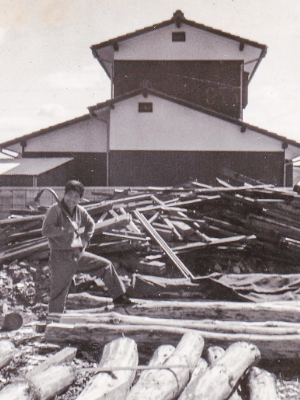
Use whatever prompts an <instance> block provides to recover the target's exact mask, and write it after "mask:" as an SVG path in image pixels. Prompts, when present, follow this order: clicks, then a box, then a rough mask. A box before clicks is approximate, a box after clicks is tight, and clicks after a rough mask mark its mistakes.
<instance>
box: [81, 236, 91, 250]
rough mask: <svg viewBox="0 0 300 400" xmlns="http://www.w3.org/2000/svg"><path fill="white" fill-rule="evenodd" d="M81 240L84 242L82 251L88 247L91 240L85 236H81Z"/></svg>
mask: <svg viewBox="0 0 300 400" xmlns="http://www.w3.org/2000/svg"><path fill="white" fill-rule="evenodd" d="M81 242H82V251H85V249H86V248H87V246H88V244H89V242H88V241H87V240H85V239H83V238H81Z"/></svg>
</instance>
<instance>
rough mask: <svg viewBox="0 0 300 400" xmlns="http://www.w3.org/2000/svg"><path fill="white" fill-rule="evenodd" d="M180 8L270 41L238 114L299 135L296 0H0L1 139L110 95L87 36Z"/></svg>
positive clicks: (146, 22)
mask: <svg viewBox="0 0 300 400" xmlns="http://www.w3.org/2000/svg"><path fill="white" fill-rule="evenodd" d="M176 10H181V11H182V12H183V13H184V16H185V18H186V19H189V20H192V21H195V22H197V23H201V24H204V25H207V26H210V27H212V28H215V29H220V30H223V31H225V32H227V33H231V34H233V35H237V36H241V37H242V38H245V39H249V40H252V41H255V42H258V43H260V44H264V45H266V46H267V47H268V51H267V55H266V57H265V58H264V59H263V60H262V62H261V64H260V65H259V68H258V69H257V71H256V73H255V75H254V77H253V79H252V81H251V82H250V85H249V97H248V105H247V107H246V109H245V110H244V118H243V119H244V121H245V122H246V123H249V124H252V125H255V126H258V127H260V128H262V129H267V130H269V131H271V132H274V133H277V134H279V135H282V136H285V137H287V138H289V139H293V140H296V141H298V142H300V127H299V122H298V115H299V114H300V1H299V0H151V1H150V0H0V54H1V56H0V142H4V141H6V140H10V139H13V138H15V137H21V136H22V135H24V134H28V133H31V132H35V131H37V130H39V129H43V128H47V127H49V126H53V125H55V124H58V123H60V122H64V121H68V120H70V119H73V118H76V117H79V116H82V115H85V114H87V113H88V110H87V107H89V106H93V105H95V104H96V103H100V102H103V101H106V100H108V99H109V98H110V80H109V78H108V77H107V75H106V74H105V73H104V71H103V69H102V68H101V66H100V64H99V63H98V62H97V61H96V59H95V58H94V57H93V55H92V52H91V49H90V46H91V45H93V44H98V43H101V42H104V41H106V40H109V39H113V38H114V37H116V36H120V35H124V34H127V33H130V32H133V31H135V30H136V29H142V28H144V27H147V26H151V25H153V24H156V23H160V22H162V21H166V20H169V19H171V18H172V16H173V13H174V12H175V11H176Z"/></svg>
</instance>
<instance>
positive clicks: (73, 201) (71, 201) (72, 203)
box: [64, 190, 81, 211]
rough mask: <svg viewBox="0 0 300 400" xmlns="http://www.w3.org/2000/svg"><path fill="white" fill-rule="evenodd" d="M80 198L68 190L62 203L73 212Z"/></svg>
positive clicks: (76, 193) (74, 192) (73, 191)
mask: <svg viewBox="0 0 300 400" xmlns="http://www.w3.org/2000/svg"><path fill="white" fill-rule="evenodd" d="M80 200H81V197H80V195H79V193H78V192H76V191H75V190H69V191H68V192H66V193H65V195H64V202H65V204H66V206H67V207H68V209H69V210H70V211H73V210H74V208H75V207H76V206H77V204H78V203H79V202H80Z"/></svg>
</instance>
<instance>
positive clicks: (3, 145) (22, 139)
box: [0, 114, 91, 150]
mask: <svg viewBox="0 0 300 400" xmlns="http://www.w3.org/2000/svg"><path fill="white" fill-rule="evenodd" d="M90 118H91V116H90V115H89V114H86V115H83V116H81V117H76V118H74V119H70V120H69V121H64V122H61V123H59V124H57V125H53V126H48V127H47V128H43V129H40V130H39V131H35V132H32V133H29V134H27V135H23V136H20V137H17V138H15V139H11V140H8V141H6V142H2V143H0V150H1V149H5V148H6V147H7V146H11V145H13V144H16V143H20V142H25V141H26V140H28V139H33V138H35V137H38V136H41V135H45V134H46V133H49V132H53V130H56V129H61V128H65V127H67V126H69V125H72V124H76V123H78V122H83V121H86V120H88V119H90Z"/></svg>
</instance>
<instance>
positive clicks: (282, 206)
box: [0, 180, 300, 278]
mask: <svg viewBox="0 0 300 400" xmlns="http://www.w3.org/2000/svg"><path fill="white" fill-rule="evenodd" d="M219 183H220V186H216V187H209V186H207V185H201V184H199V183H197V182H190V183H188V184H186V185H183V186H181V187H165V188H164V187H160V188H152V187H147V188H135V189H127V190H115V193H114V195H112V196H110V198H109V199H106V200H101V201H99V202H97V201H93V202H90V203H84V207H85V208H86V209H87V210H88V211H89V213H90V214H91V215H92V217H93V218H94V220H95V222H96V230H95V234H94V238H93V240H92V243H91V246H90V251H92V252H95V253H99V254H103V255H108V256H110V257H111V256H115V257H116V259H117V258H118V255H121V254H122V262H123V264H124V265H125V267H128V268H130V269H131V270H132V271H133V272H141V273H146V274H147V275H158V276H165V275H166V273H168V271H169V268H170V266H171V268H172V270H173V273H174V270H175V271H176V273H177V275H178V277H180V276H181V277H182V276H183V277H188V278H194V277H195V276H199V275H205V274H206V273H207V269H205V267H203V264H204V262H205V261H207V260H208V259H211V258H213V256H214V254H216V253H217V254H218V255H219V256H220V255H222V256H223V257H224V258H226V257H227V258H230V259H231V260H234V261H235V262H234V263H232V262H231V264H233V265H232V270H231V271H229V270H228V268H227V270H226V272H227V273H228V272H233V273H243V272H257V271H253V270H252V271H245V268H244V266H243V265H241V264H240V265H237V264H238V262H237V259H238V257H239V258H241V256H247V255H249V254H251V257H252V258H253V257H260V258H261V259H263V260H265V259H266V258H267V259H268V260H273V261H274V262H277V263H279V264H283V265H285V266H286V265H287V264H288V265H289V266H290V267H291V268H292V267H293V266H294V267H295V266H296V264H297V263H296V261H295V260H296V259H297V258H298V257H297V256H299V254H300V222H299V221H300V218H299V216H300V197H299V196H298V195H297V194H296V193H294V192H293V191H292V190H290V189H283V188H274V187H273V186H271V185H254V186H251V185H248V184H247V185H243V186H235V187H233V186H229V185H228V184H225V183H224V182H223V181H220V180H219ZM100 195H101V193H99V196H100ZM100 197H101V196H100ZM102 197H103V196H102ZM31 207H32V206H31ZM39 210H40V211H39V212H40V214H36V215H28V213H25V211H24V215H22V214H21V211H20V210H19V213H18V215H12V216H11V218H8V219H5V220H1V221H0V240H1V251H0V263H2V264H6V263H10V262H12V261H13V260H16V259H17V260H22V259H25V258H26V259H43V258H46V257H47V255H48V250H47V242H46V240H45V239H44V238H43V237H42V236H41V226H42V219H43V213H42V212H45V209H42V210H41V209H39ZM124 253H126V254H129V255H130V256H128V259H127V257H124V256H123V255H124ZM133 255H134V256H133ZM227 264H229V263H227ZM227 266H228V265H227ZM212 268H213V271H217V272H224V267H222V266H221V267H220V265H219V266H218V265H217V263H215V264H214V265H212ZM218 268H219V269H218ZM220 268H221V270H220Z"/></svg>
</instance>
